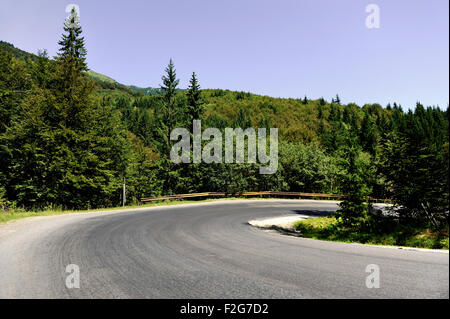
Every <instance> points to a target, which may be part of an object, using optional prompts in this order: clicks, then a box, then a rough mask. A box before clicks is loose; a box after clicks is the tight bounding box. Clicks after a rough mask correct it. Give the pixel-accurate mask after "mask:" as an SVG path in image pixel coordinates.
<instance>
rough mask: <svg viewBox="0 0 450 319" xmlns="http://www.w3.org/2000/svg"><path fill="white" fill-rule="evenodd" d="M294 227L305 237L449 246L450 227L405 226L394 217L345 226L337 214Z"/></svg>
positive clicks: (413, 245) (342, 240) (436, 246)
mask: <svg viewBox="0 0 450 319" xmlns="http://www.w3.org/2000/svg"><path fill="white" fill-rule="evenodd" d="M295 228H296V230H297V231H299V232H300V233H301V235H302V237H306V238H313V239H320V240H329V241H339V242H346V243H361V244H371V245H385V246H404V247H416V248H429V249H447V250H448V249H449V229H448V227H447V228H442V229H438V230H436V229H432V228H427V227H421V226H418V227H414V226H405V225H402V224H401V223H400V222H399V221H398V220H395V219H392V218H387V217H384V218H380V219H379V220H376V221H375V220H374V221H373V226H372V227H368V228H357V229H355V228H350V227H342V225H340V223H339V222H338V220H337V219H336V218H335V217H334V216H329V217H318V218H311V219H307V220H302V221H298V222H297V223H296V224H295Z"/></svg>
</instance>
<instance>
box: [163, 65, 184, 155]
mask: <svg viewBox="0 0 450 319" xmlns="http://www.w3.org/2000/svg"><path fill="white" fill-rule="evenodd" d="M165 72H166V75H163V76H162V81H163V85H161V89H162V91H163V94H164V98H163V100H164V106H163V110H162V116H163V118H161V119H160V120H161V124H162V125H161V126H162V129H163V135H164V136H163V139H164V141H163V148H164V152H165V153H166V154H167V155H166V156H168V154H169V150H170V132H171V131H172V130H173V129H174V128H175V125H176V121H177V117H179V116H180V114H179V113H178V114H177V112H176V111H177V110H176V100H175V95H176V91H177V86H178V83H179V80H178V79H177V74H176V71H175V66H174V64H173V61H172V59H170V61H169V65H168V66H167V68H166V69H165Z"/></svg>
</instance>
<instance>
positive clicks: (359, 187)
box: [336, 137, 370, 229]
mask: <svg viewBox="0 0 450 319" xmlns="http://www.w3.org/2000/svg"><path fill="white" fill-rule="evenodd" d="M342 159H343V163H342V164H343V165H342V166H343V168H344V171H345V175H344V177H343V181H342V185H343V186H342V191H343V193H344V194H345V195H346V198H344V200H343V201H342V202H341V203H340V204H339V207H340V209H339V210H338V211H337V212H336V217H337V218H338V221H339V222H340V223H342V225H344V226H346V227H350V228H354V229H357V228H359V227H363V226H365V225H366V223H367V222H368V215H367V207H368V206H367V203H366V201H365V200H364V196H366V195H368V193H369V191H370V190H369V189H368V187H367V185H366V183H367V175H368V171H369V170H368V167H367V166H368V165H364V161H362V160H361V150H360V148H359V146H358V144H357V142H356V139H355V138H354V137H348V138H347V143H346V146H345V147H344V148H343V156H342Z"/></svg>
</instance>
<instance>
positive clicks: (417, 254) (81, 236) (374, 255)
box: [0, 200, 449, 298]
mask: <svg viewBox="0 0 450 319" xmlns="http://www.w3.org/2000/svg"><path fill="white" fill-rule="evenodd" d="M336 208H337V206H336V203H335V202H326V201H288V200H273V201H272V200H270V201H269V200H264V201H254V200H252V201H220V202H215V203H203V204H186V205H182V206H178V205H177V206H167V207H160V208H150V209H140V210H134V211H127V212H108V213H98V212H97V213H88V214H68V215H61V216H51V217H50V216H49V217H36V218H28V219H24V220H19V221H15V222H10V223H7V224H3V225H0V297H1V298H449V255H448V253H443V252H424V251H411V250H404V249H393V248H383V247H371V246H362V245H352V244H343V243H332V242H324V241H317V240H311V239H304V238H298V237H293V236H286V235H281V234H278V233H275V232H267V231H264V230H261V229H257V228H254V227H252V226H250V225H248V224H247V222H248V221H249V220H251V219H255V218H259V217H261V218H263V217H272V216H279V215H285V214H296V213H301V214H307V215H308V214H309V215H313V216H317V215H322V214H327V213H330V212H332V211H334V210H335V209H336ZM69 264H76V265H78V266H79V269H80V276H81V277H80V288H79V289H77V288H72V289H68V288H67V287H66V285H65V282H66V276H68V275H69V274H68V273H66V266H67V265H69ZM368 264H376V265H378V266H379V268H380V288H378V289H376V288H372V289H369V288H367V287H366V283H365V282H366V276H368V275H369V274H368V273H366V272H365V270H366V266H367V265H368Z"/></svg>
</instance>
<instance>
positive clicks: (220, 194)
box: [141, 191, 392, 203]
mask: <svg viewBox="0 0 450 319" xmlns="http://www.w3.org/2000/svg"><path fill="white" fill-rule="evenodd" d="M241 196H283V197H287V196H289V197H290V196H293V197H298V198H301V197H308V198H311V197H312V198H333V199H342V198H345V197H346V196H345V195H341V194H321V193H302V192H274V191H263V192H241V193H223V192H206V193H190V194H176V195H166V196H159V197H147V198H141V202H143V203H146V202H153V201H161V200H170V199H183V198H201V197H241ZM365 198H366V199H368V200H370V201H373V202H392V200H391V199H379V198H373V197H365Z"/></svg>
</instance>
